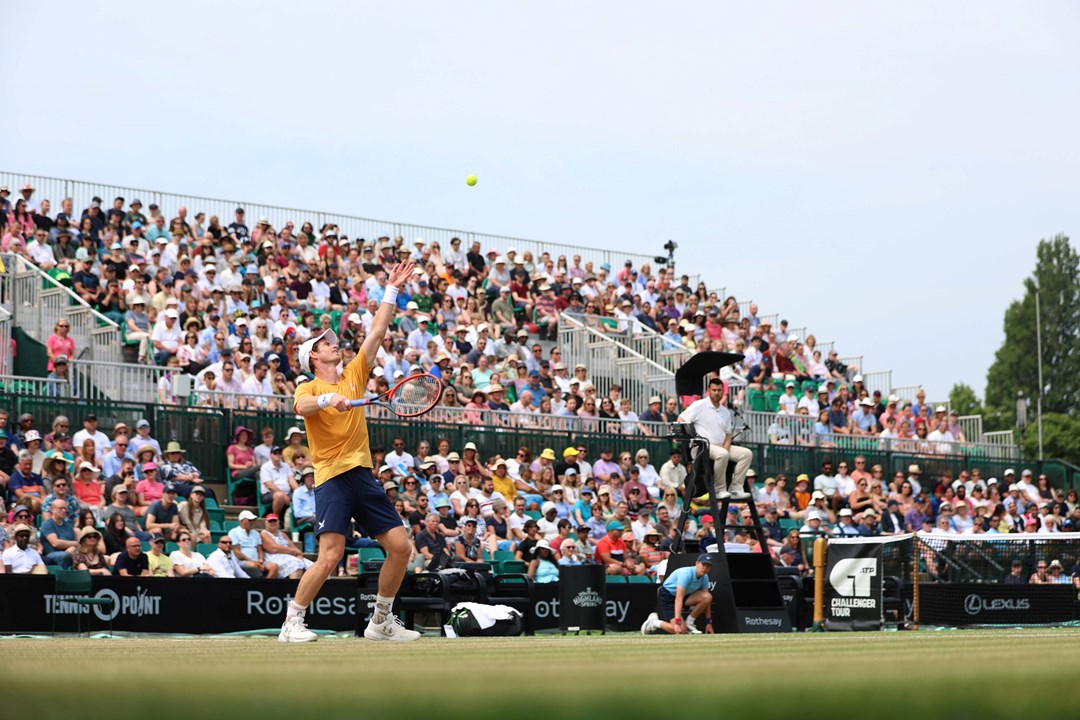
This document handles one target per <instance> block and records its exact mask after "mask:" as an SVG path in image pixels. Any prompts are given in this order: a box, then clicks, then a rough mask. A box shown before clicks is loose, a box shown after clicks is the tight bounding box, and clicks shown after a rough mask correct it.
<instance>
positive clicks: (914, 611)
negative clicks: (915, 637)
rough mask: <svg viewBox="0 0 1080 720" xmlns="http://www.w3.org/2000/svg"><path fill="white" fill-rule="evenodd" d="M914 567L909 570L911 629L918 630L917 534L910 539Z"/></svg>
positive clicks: (918, 551)
mask: <svg viewBox="0 0 1080 720" xmlns="http://www.w3.org/2000/svg"><path fill="white" fill-rule="evenodd" d="M911 543H912V557H913V559H914V566H913V567H912V568H911V629H912V630H918V629H919V575H920V574H921V573H920V572H919V553H920V552H921V550H920V548H919V534H918V533H915V534H914V535H913V536H912V537H911Z"/></svg>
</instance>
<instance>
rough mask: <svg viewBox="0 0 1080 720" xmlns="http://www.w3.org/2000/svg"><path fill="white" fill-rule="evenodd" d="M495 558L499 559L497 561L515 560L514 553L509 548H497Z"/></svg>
mask: <svg viewBox="0 0 1080 720" xmlns="http://www.w3.org/2000/svg"><path fill="white" fill-rule="evenodd" d="M493 558H494V559H495V560H497V561H501V560H513V559H514V553H512V552H510V551H509V550H496V551H495V555H494V556H493Z"/></svg>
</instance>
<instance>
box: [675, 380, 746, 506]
mask: <svg viewBox="0 0 1080 720" xmlns="http://www.w3.org/2000/svg"><path fill="white" fill-rule="evenodd" d="M699 387H700V386H699ZM727 399H728V387H727V383H725V382H724V381H723V380H721V379H720V378H712V379H710V380H709V386H708V393H707V395H706V396H705V397H703V398H701V399H700V400H696V401H695V402H693V403H691V404H690V406H689V407H687V408H686V409H685V410H683V411H682V413H681V414H680V415H679V418H678V421H679V422H681V423H693V424H694V432H696V433H697V434H698V435H700V436H701V437H703V438H705V439H706V440H708V441H709V457H710V458H711V459H712V461H713V482H714V483H715V492H716V497H718V498H724V497H728V496H729V495H730V497H732V498H733V499H736V500H743V499H746V495H747V493H746V473H747V471H748V470H749V469H750V461H751V460H753V457H754V454H753V453H752V452H750V450H748V449H747V448H744V447H741V446H739V445H732V444H731V438H732V433H733V432H734V429H735V427H734V418H733V416H732V414H731V410H729V409H728V407H727ZM729 463H734V472H733V473H732V474H731V476H730V478H729V477H728V465H729Z"/></svg>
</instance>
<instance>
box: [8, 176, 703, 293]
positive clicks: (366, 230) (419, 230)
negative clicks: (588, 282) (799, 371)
mask: <svg viewBox="0 0 1080 720" xmlns="http://www.w3.org/2000/svg"><path fill="white" fill-rule="evenodd" d="M25 183H30V184H32V185H33V186H34V187H35V188H36V192H35V193H34V198H35V199H49V200H50V201H51V202H52V207H53V210H54V212H58V211H59V210H60V202H61V200H62V199H63V198H67V197H70V198H71V199H72V200H73V204H74V208H75V212H76V213H78V212H80V211H81V210H82V208H85V207H89V205H90V200H91V198H93V197H95V196H96V197H100V198H101V199H102V200H103V201H104V202H105V207H111V205H112V200H113V198H115V197H123V198H124V200H125V202H126V203H130V202H131V201H132V200H134V199H135V198H138V199H140V200H142V202H143V203H144V208H145V207H146V206H149V205H150V204H151V203H156V204H157V205H158V206H159V207H160V208H161V211H162V213H163V214H164V215H165V216H166V218H169V217H173V216H175V214H176V212H177V209H178V208H179V207H180V206H184V207H186V208H187V209H188V211H189V212H188V217H189V218H193V217H194V216H195V213H197V212H205V213H206V215H207V217H210V216H211V215H217V216H218V218H219V219H220V221H221V224H222V226H227V225H228V224H229V223H231V222H232V221H233V217H234V214H235V211H236V209H237V208H238V207H242V208H244V210H245V222H246V224H247V225H248V227H249V228H252V229H254V227H255V224H256V222H258V219H259V218H260V217H265V218H266V219H267V220H269V222H270V224H271V225H272V226H274V227H276V228H280V227H283V226H284V224H285V223H286V222H287V221H290V220H291V221H293V223H294V224H295V225H296V227H297V228H299V227H300V226H301V225H302V224H303V223H304V222H309V221H310V222H311V223H312V225H314V226H315V227H316V228H320V227H322V226H323V224H325V223H332V224H335V225H337V226H338V227H339V228H340V232H342V233H343V234H345V235H348V236H349V237H350V238H353V239H356V238H365V239H367V240H374V239H375V238H379V237H383V236H386V237H390V238H394V237H397V236H398V235H401V236H402V237H404V238H405V239H406V241H407V242H408V243H409V246H410V247H411V246H412V245H411V243H412V241H413V240H415V239H416V238H423V239H424V240H425V241H426V242H432V241H437V242H438V243H439V245H440V247H441V248H443V249H448V248H449V247H450V238H453V237H458V238H461V240H462V242H463V243H464V245H465V248H466V249H467V248H468V246H469V245H470V244H471V243H472V242H473V241H474V240H475V241H477V242H479V243H480V244H481V246H482V248H483V249H484V250H485V251H486V250H487V249H488V248H494V249H496V250H498V251H499V252H500V253H504V252H505V251H506V250H508V249H509V248H511V247H512V248H514V249H516V250H517V251H518V252H523V251H525V250H529V251H531V252H532V253H533V255H534V257H536V258H537V259H539V258H540V256H541V254H542V253H544V252H547V253H549V254H550V255H551V256H552V257H553V258H557V257H558V256H559V255H566V256H567V258H568V259H570V258H572V257H573V256H574V255H575V254H578V255H582V256H583V258H584V259H585V260H589V261H592V263H593V267H594V268H595V269H597V270H598V269H599V267H600V265H601V264H602V263H608V264H610V265H611V267H612V269H613V270H614V269H616V268H621V267H622V264H623V262H625V261H626V260H632V261H633V262H634V264H635V266H636V267H640V266H641V265H642V263H649V264H650V265H656V261H655V256H654V255H646V254H643V253H631V252H625V251H623V250H605V249H601V248H587V247H583V246H582V245H580V244H564V243H553V242H545V241H539V240H528V239H525V238H517V237H511V236H509V235H493V234H490V233H478V232H470V231H467V230H455V229H452V228H440V227H432V226H429V225H416V224H413V223H403V222H395V221H392V220H375V219H371V218H362V217H357V216H355V215H347V214H343V213H333V212H326V211H322V210H306V209H302V208H296V207H283V206H279V205H267V204H263V203H254V202H249V201H243V200H226V199H221V198H209V197H203V196H200V195H186V194H182V193H172V192H162V191H160V190H147V189H144V188H133V187H126V186H121V185H110V184H107V183H96V182H84V181H81V180H66V179H61V178H51V177H43V176H40V175H26V174H23V173H14V172H6V171H0V184H5V185H8V186H9V187H12V188H18V187H22V185H23V184H25ZM144 212H145V211H144ZM687 275H690V283H691V285H692V286H695V287H696V286H697V283H698V282H699V278H700V275H698V274H691V273H687Z"/></svg>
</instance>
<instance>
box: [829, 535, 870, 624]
mask: <svg viewBox="0 0 1080 720" xmlns="http://www.w3.org/2000/svg"><path fill="white" fill-rule="evenodd" d="M881 581H882V575H881V544H880V543H867V542H859V543H846V542H844V541H843V540H831V541H830V542H829V549H828V555H827V556H826V560H825V628H826V629H827V630H880V629H881V627H882V625H883V619H882V618H883V612H882V603H881V601H882V583H881Z"/></svg>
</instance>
